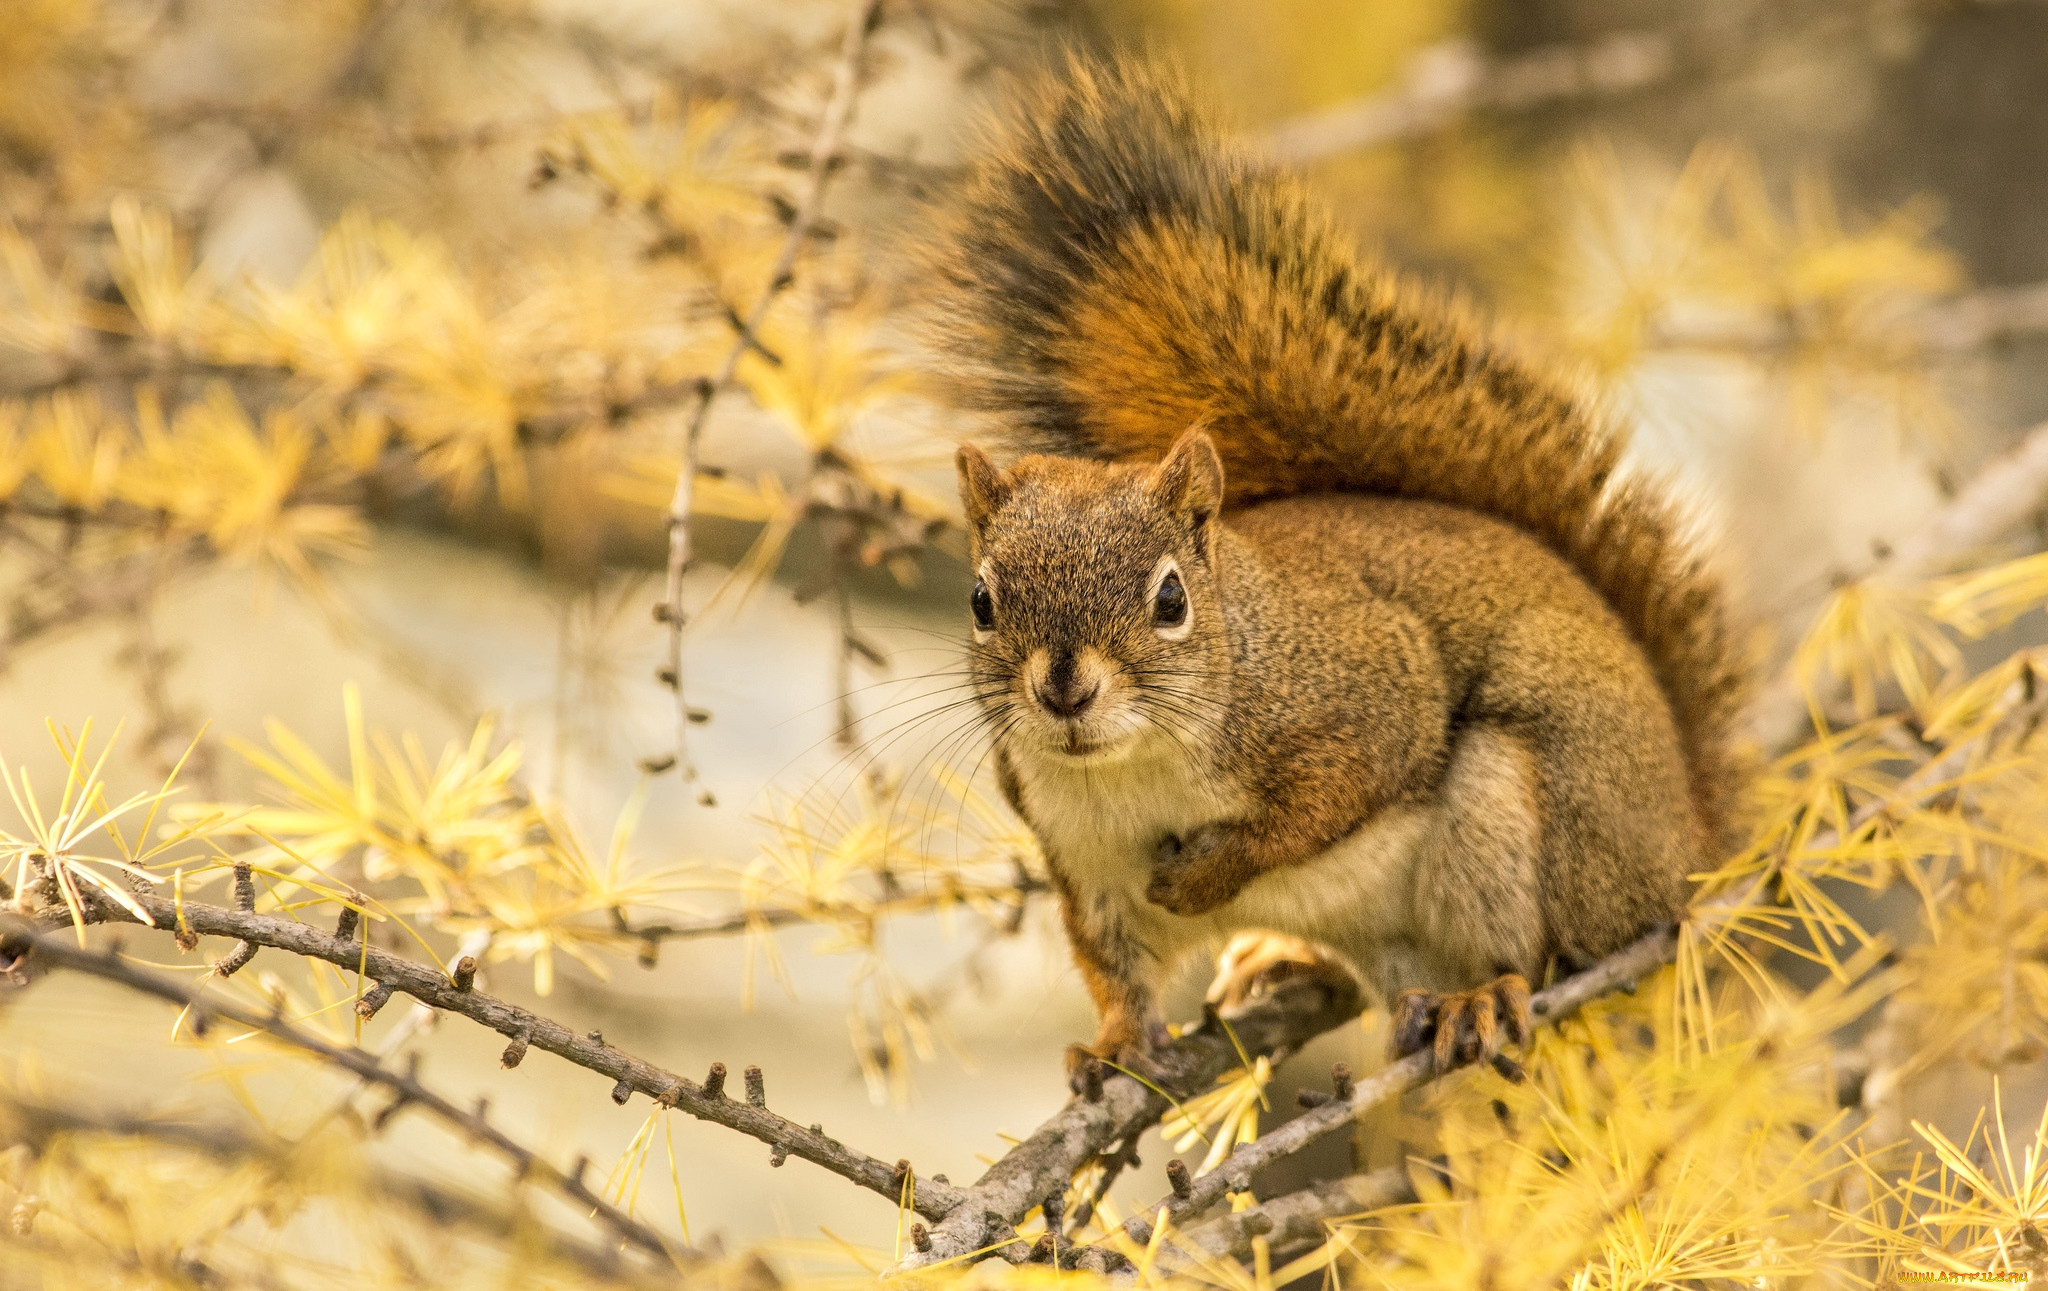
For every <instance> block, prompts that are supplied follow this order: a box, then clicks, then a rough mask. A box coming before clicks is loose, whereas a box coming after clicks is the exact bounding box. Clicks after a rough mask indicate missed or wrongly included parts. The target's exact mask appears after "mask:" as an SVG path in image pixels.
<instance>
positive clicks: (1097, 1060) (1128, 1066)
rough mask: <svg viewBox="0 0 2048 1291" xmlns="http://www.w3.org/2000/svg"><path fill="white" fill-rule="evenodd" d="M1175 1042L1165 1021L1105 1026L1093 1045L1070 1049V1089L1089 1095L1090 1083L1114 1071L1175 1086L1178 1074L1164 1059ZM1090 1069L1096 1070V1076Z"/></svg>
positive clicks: (1072, 1046) (1072, 1045)
mask: <svg viewBox="0 0 2048 1291" xmlns="http://www.w3.org/2000/svg"><path fill="white" fill-rule="evenodd" d="M1172 1040H1173V1037H1172V1035H1171V1034H1170V1033H1169V1032H1168V1031H1167V1029H1166V1024H1165V1023H1164V1022H1159V1021H1153V1022H1150V1023H1148V1024H1146V1025H1144V1026H1131V1027H1109V1026H1105V1027H1104V1028H1103V1033H1102V1034H1101V1035H1098V1036H1097V1037H1096V1038H1095V1043H1094V1044H1070V1045H1068V1046H1067V1088H1068V1089H1071V1090H1072V1091H1073V1092H1075V1093H1077V1094H1082V1093H1086V1092H1087V1090H1088V1087H1089V1085H1090V1084H1091V1083H1093V1082H1096V1081H1100V1080H1101V1078H1102V1077H1103V1076H1105V1075H1107V1074H1109V1073H1110V1072H1115V1071H1123V1072H1127V1073H1129V1074H1131V1075H1133V1076H1135V1077H1137V1078H1138V1079H1140V1080H1143V1081H1149V1082H1150V1083H1152V1084H1153V1085H1170V1084H1172V1083H1174V1080H1175V1072H1174V1071H1173V1069H1172V1067H1171V1065H1170V1064H1169V1063H1167V1062H1165V1061H1163V1059H1164V1058H1165V1057H1166V1054H1165V1053H1164V1050H1165V1049H1166V1046H1167V1045H1168V1044H1170V1043H1171V1042H1172ZM1091 1067H1093V1068H1094V1069H1095V1071H1094V1074H1093V1076H1091V1075H1090V1070H1089V1069H1090V1068H1091Z"/></svg>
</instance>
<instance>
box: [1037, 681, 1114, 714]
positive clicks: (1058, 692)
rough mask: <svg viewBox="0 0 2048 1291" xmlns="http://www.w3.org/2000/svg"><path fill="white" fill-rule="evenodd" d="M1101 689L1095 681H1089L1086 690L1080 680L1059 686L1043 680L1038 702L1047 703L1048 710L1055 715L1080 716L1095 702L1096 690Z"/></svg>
mask: <svg viewBox="0 0 2048 1291" xmlns="http://www.w3.org/2000/svg"><path fill="white" fill-rule="evenodd" d="M1100 689H1101V686H1100V684H1099V683H1097V682H1093V681H1091V682H1088V683H1087V689H1085V690H1084V689H1082V686H1081V683H1080V682H1078V681H1071V680H1070V681H1068V682H1067V684H1066V685H1064V686H1057V687H1055V686H1052V685H1048V684H1046V683H1043V682H1041V683H1040V684H1039V687H1038V702H1039V703H1041V704H1043V705H1045V709H1046V711H1047V712H1049V713H1051V714H1052V715H1053V716H1054V717H1065V718H1074V717H1079V716H1080V715H1081V714H1082V713H1084V712H1086V711H1087V709H1088V705H1090V704H1092V703H1094V702H1095V692H1096V691H1098V690H1100Z"/></svg>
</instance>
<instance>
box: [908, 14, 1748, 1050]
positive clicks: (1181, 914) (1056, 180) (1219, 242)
mask: <svg viewBox="0 0 2048 1291" xmlns="http://www.w3.org/2000/svg"><path fill="white" fill-rule="evenodd" d="M987 143H988V146H987V148H986V150H985V152H984V153H983V154H982V155H981V156H980V157H979V159H978V160H977V161H975V162H974V163H972V164H971V165H970V167H969V168H968V174H967V177H966V179H965V182H964V185H963V187H962V188H961V190H960V191H959V193H958V194H957V195H956V197H955V198H954V200H953V201H952V202H951V203H950V204H949V205H948V206H946V207H945V208H943V209H941V210H940V212H939V213H938V217H937V225H936V232H935V234H934V236H933V237H932V238H931V239H930V240H929V242H928V243H927V248H926V251H927V257H926V261H925V266H926V268H927V269H928V271H929V277H930V281H931V283H932V285H933V294H934V303H935V310H934V314H933V315H932V317H933V320H934V323H935V328H936V330H935V332H934V335H935V338H936V341H937V344H938V346H939V353H940V355H941V356H942V358H943V359H944V360H945V361H946V362H945V371H944V372H943V373H942V377H943V379H944V380H945V381H946V382H947V384H948V385H949V387H950V388H951V390H952V392H953V394H954V396H955V399H956V401H957V402H958V404H959V405H960V406H961V407H963V408H964V409H966V410H968V411H970V412H974V413H979V414H983V415H985V418H986V421H987V424H988V425H989V427H990V433H991V434H992V435H993V436H994V437H995V438H996V440H997V441H998V442H999V444H1000V446H1001V447H1002V448H1004V449H1007V450H1014V451H1019V452H1023V453H1025V454H1027V455H1025V456H1022V457H1021V458H1019V459H1018V460H1016V461H1014V462H1013V463H1012V464H1011V465H1009V466H1008V467H1007V468H1004V467H999V466H998V465H997V464H996V463H995V462H994V461H992V460H991V459H990V458H989V457H988V456H987V455H986V454H985V453H984V452H982V451H981V450H980V449H979V448H976V447H975V446H973V445H972V444H963V445H962V446H961V447H960V449H959V452H958V457H957V466H958V473H959V484H960V494H961V499H962V504H963V509H964V513H965V517H966V524H967V529H968V538H969V550H970V563H971V566H972V573H973V576H974V580H975V581H974V584H973V590H972V593H971V596H970V604H969V607H968V608H969V614H970V616H971V620H972V645H971V647H970V648H969V660H968V675H969V678H970V681H971V684H972V691H973V698H974V700H975V702H977V703H978V704H979V706H980V710H981V712H980V715H981V717H982V718H983V719H984V720H985V722H986V723H987V726H988V729H989V731H990V733H991V736H992V742H993V751H994V755H995V761H996V766H997V774H998V779H999V781H1000V785H1001V788H1002V790H1003V793H1004V796H1005V797H1006V798H1007V799H1008V801H1009V803H1010V805H1011V806H1012V807H1013V808H1014V809H1015V810H1016V811H1017V813H1018V814H1019V815H1020V816H1021V817H1022V818H1023V819H1024V820H1025V821H1026V822H1027V823H1028V824H1029V826H1030V827H1031V829H1032V831H1033V833H1034V834H1035V835H1036V836H1037V838H1038V840H1039V842H1040V843H1041V844H1042V846H1043V851H1044V854H1045V858H1046V861H1047V866H1048V869H1049V872H1050V875H1051V880H1052V885H1053V887H1054V889H1055V891H1056V893H1057V895H1058V898H1059V901H1060V905H1061V910H1062V914H1063V919H1064V925H1065V928H1066V931H1067V934H1068V936H1069V939H1070V940H1071V942H1072V945H1073V951H1074V956H1075V959H1076V961H1077V962H1078V965H1079V967H1080V970H1081V972H1082V975H1083V977H1084V978H1085V980H1086V983H1087V986H1088V988H1089V991H1090V994H1091V995H1092V996H1093V998H1094V1001H1095V1003H1096V1005H1097V1008H1098V1010H1099V1013H1100V1016H1101V1028H1100V1031H1099V1033H1098V1035H1097V1037H1096V1039H1095V1041H1094V1043H1093V1044H1092V1045H1089V1046H1086V1047H1082V1046H1076V1047H1074V1048H1073V1049H1072V1050H1070V1052H1069V1063H1070V1067H1071V1068H1072V1071H1071V1072H1070V1075H1071V1076H1072V1078H1073V1079H1075V1080H1077V1081H1078V1080H1079V1079H1080V1074H1079V1068H1080V1067H1081V1066H1083V1065H1085V1064H1087V1063H1088V1062H1089V1060H1090V1059H1091V1058H1100V1059H1108V1060H1111V1061H1114V1062H1117V1063H1119V1064H1124V1065H1132V1064H1136V1065H1138V1066H1140V1067H1143V1066H1146V1065H1148V1063H1150V1061H1151V1060H1152V1059H1153V1057H1154V1056H1155V1055H1156V1052H1157V1048H1158V1046H1159V1045H1161V1044H1162V1043H1163V1042H1164V1040H1165V1038H1166V1032H1165V1028H1164V1025H1163V1023H1162V1021H1161V1015H1160V1012H1159V1008H1158V1004H1157V997H1158V994H1159V991H1160V989H1161V987H1162V985H1163V984H1164V982H1165V981H1166V979H1167V978H1168V976H1169V975H1170V974H1171V973H1172V972H1173V970H1174V969H1175V968H1176V966H1177V965H1179V964H1180V963H1181V962H1182V961H1183V960H1184V959H1185V958H1186V957H1187V956H1188V955H1190V954H1191V953H1192V952H1195V951H1197V950H1202V949H1205V948H1207V949H1213V948H1214V947H1216V946H1218V945H1221V944H1223V943H1224V942H1225V941H1226V940H1229V941H1230V942H1231V945H1230V949H1229V951H1227V952H1226V954H1225V957H1224V963H1225V965H1226V968H1227V967H1229V966H1230V965H1232V964H1233V963H1234V964H1235V965H1236V966H1237V968H1238V969H1239V970H1240V973H1242V972H1243V971H1248V969H1249V968H1255V967H1263V968H1270V967H1273V966H1274V965H1275V963H1276V962H1277V963H1282V964H1284V963H1286V962H1290V961H1294V960H1299V959H1302V958H1304V956H1302V955H1300V954H1296V953H1293V952H1290V951H1289V950H1287V949H1286V948H1287V947H1291V946H1297V945H1300V944H1304V943H1305V944H1308V945H1312V946H1313V947H1315V948H1316V949H1315V951H1314V952H1313V956H1311V957H1310V958H1320V959H1322V960H1324V961H1326V964H1328V963H1334V964H1335V965H1337V966H1341V967H1342V968H1343V969H1345V970H1347V971H1349V972H1350V973H1352V974H1354V975H1355V976H1356V977H1357V978H1358V979H1360V980H1361V981H1362V982H1363V983H1364V984H1365V985H1366V986H1367V987H1368V988H1370V989H1371V990H1373V991H1374V992H1376V993H1377V994H1378V995H1379V997H1380V998H1381V999H1382V1000H1383V1001H1384V1002H1385V1003H1387V1004H1388V1005H1389V1006H1390V1008H1391V1009H1392V1012H1393V1017H1392V1028H1391V1032H1392V1047H1393V1049H1394V1051H1395V1052H1396V1053H1397V1054H1404V1053H1409V1052H1414V1051H1417V1050H1421V1049H1425V1048H1426V1049H1429V1050H1430V1051H1431V1052H1432V1053H1433V1054H1434V1056H1435V1060H1436V1061H1437V1062H1438V1063H1439V1064H1440V1065H1443V1066H1449V1065H1454V1064H1457V1063H1463V1062H1469V1061H1473V1060H1476V1059H1481V1058H1484V1059H1487V1060H1490V1061H1493V1062H1494V1063H1495V1064H1496V1065H1501V1066H1502V1069H1503V1070H1509V1069H1512V1067H1513V1063H1512V1060H1511V1059H1508V1058H1507V1057H1506V1056H1505V1055H1503V1054H1501V1052H1500V1049H1501V1045H1502V1044H1503V1043H1504V1042H1508V1041H1512V1042H1516V1043H1523V1042H1526V1038H1527V1033H1528V1026H1529V1022H1528V1001H1529V990H1530V986H1529V984H1530V982H1532V981H1538V982H1540V981H1541V980H1542V977H1543V975H1544V974H1545V973H1546V971H1550V970H1553V969H1557V968H1560V967H1562V968H1566V969H1576V968H1578V967H1583V966H1585V965H1587V964H1590V963H1591V962H1592V961H1594V960H1595V959H1597V958H1599V957H1601V956H1604V955H1606V954H1608V953H1610V952H1612V951H1614V950H1616V949H1617V948H1619V947H1621V946H1623V945H1625V944H1627V943H1628V942H1629V941H1631V940H1633V939H1634V938H1636V937H1638V936H1640V935H1641V934H1643V933H1644V932H1646V931H1648V930H1649V929H1650V928H1652V927H1654V926H1656V925H1658V924H1661V923H1665V922H1668V921H1671V920H1674V919H1676V918H1677V917H1679V916H1680V914H1681V913H1682V911H1683V909H1684V906H1685V902H1686V896H1687V892H1688V876H1689V875H1691V874H1694V873H1696V872H1698V871H1700V870H1703V869H1705V868H1708V866H1709V864H1710V863H1711V862H1712V860H1713V859H1714V858H1715V856H1716V855H1717V853H1718V849H1719V848H1720V847H1721V846H1722V845H1723V842H1724V839H1725V838H1726V835H1727V830H1728V816H1729V812H1730V804H1731V798H1732V795H1733V793H1734V792H1735V790H1736V788H1737V786H1738V783H1739V774H1738V762H1737V759H1736V757H1735V755H1734V752H1733V742H1732V735H1731V728H1732V725H1733V721H1734V718H1735V716H1736V713H1737V710H1738V708H1739V704H1740V701H1741V698H1742V695H1743V689H1744V673H1745V668H1744V665H1743V661H1742V659H1741V658H1740V657H1739V654H1740V652H1739V651H1738V650H1737V649H1736V647H1735V644H1734V640H1733V631H1732V628H1731V626H1730V614H1729V611H1728V609H1727V607H1726V596H1725V594H1724V590H1723V587H1722V584H1721V581H1720V580H1719V578H1718V577H1717V576H1716V575H1715V573H1714V572H1713V571H1712V569H1711V568H1710V565H1709V562H1708V561H1707V560H1706V558H1705V552H1704V551H1703V550H1702V548H1701V545H1700V544H1699V543H1698V542H1697V541H1695V540H1692V539H1690V538H1689V537H1688V536H1687V533H1686V525H1685V523H1684V521H1683V518H1682V517H1681V515H1680V512H1679V510H1678V508H1677V505H1676V503H1675V500H1674V498H1673V497H1672V496H1670V491H1669V490H1668V489H1667V488H1665V487H1663V486H1662V485H1661V483H1660V482H1659V481H1657V480H1655V479H1652V478H1650V477H1647V476H1643V475H1641V474H1637V473H1631V474H1628V475H1626V476H1625V475H1624V474H1623V473H1622V472H1621V471H1620V469H1619V466H1620V458H1621V455H1622V453H1623V451H1624V448H1625V446H1626V445H1625V439H1624V438H1623V436H1622V434H1621V433H1620V431H1619V430H1618V429H1617V428H1616V427H1614V426H1613V425H1612V424H1611V423H1610V421H1609V420H1608V419H1606V418H1604V417H1603V416H1602V415H1601V414H1600V413H1599V411H1598V410H1597V409H1596V408H1595V407H1594V406H1593V405H1591V404H1590V403H1588V402H1587V401H1585V400H1582V399H1580V398H1578V397H1575V395H1574V393H1573V392H1572V390H1571V389H1570V388H1569V385H1568V383H1567V382H1566V381H1565V380H1564V379H1563V378H1562V377H1561V376H1559V375H1557V374H1555V373H1553V372H1550V371H1547V370H1545V369H1544V368H1543V367H1541V366H1537V365H1535V364H1533V363H1531V362H1528V361H1525V360H1522V359H1519V358H1517V357H1515V356H1513V355H1511V354H1509V353H1508V352H1507V351H1506V350H1505V348H1504V347H1503V346H1502V345H1501V344H1499V343H1498V342H1496V341H1494V340H1491V339H1490V338H1489V337H1488V335H1487V333H1486V331H1485V329H1484V328H1483V327H1482V326H1481V324H1480V323H1479V322H1478V321H1476V320H1475V318H1474V316H1473V314H1472V311H1470V310H1469V309H1467V308H1466V307H1464V306H1462V305H1461V304H1459V303H1458V302H1457V301H1455V300H1454V299H1452V298H1451V297H1449V296H1447V295H1445V294H1443V293H1440V292H1432V291H1429V290H1425V289H1422V288H1418V287H1416V286H1414V285H1412V284H1410V283H1407V282H1405V281H1403V280H1402V279H1401V278H1399V277H1398V276H1397V275H1395V274H1394V273H1391V272H1389V271H1386V270H1383V269H1381V268H1379V267H1376V266H1375V265H1373V264H1372V263H1370V262H1369V261H1367V260H1366V259H1365V258H1364V257H1362V256H1361V255H1360V254H1359V253H1358V252H1357V251H1355V250H1354V249H1353V248H1352V247H1350V246H1349V245H1347V243H1346V240H1345V239H1344V237H1343V236H1342V235H1340V234H1339V233H1338V232H1337V231H1336V229H1335V227H1334V226H1333V224H1332V222H1331V221H1330V219H1329V218H1328V217H1327V216H1326V215H1325V214H1324V213H1322V212H1321V211H1320V210H1319V209H1318V207H1317V206H1316V205H1315V204H1314V203H1313V202H1312V201H1311V200H1310V199H1309V198H1308V196H1307V195H1306V193H1305V191H1304V189H1303V187H1302V186H1301V184H1300V182H1299V181H1298V180H1296V179H1294V178H1292V177H1289V176H1287V175H1285V174H1281V173H1276V172H1275V171H1274V170H1272V169H1271V168H1269V167H1268V166H1266V165H1264V164H1262V163H1261V162H1260V160H1259V159H1258V158H1257V157H1256V155H1255V154H1254V153H1253V152H1252V151H1251V150H1250V149H1249V148H1248V147H1247V146H1245V145H1243V144H1241V143H1237V142H1233V141H1232V140H1231V139H1230V138H1229V137H1228V136H1227V135H1225V134H1224V133H1223V132H1222V131H1221V130H1220V129H1219V128H1218V127H1217V126H1215V125H1214V124H1212V120H1211V117H1210V114H1209V113H1208V111H1207V110H1206V109H1205V108H1204V107H1203V106H1202V105H1201V104H1200V103H1199V102H1198V101H1197V100H1196V99H1195V97H1194V96H1193V95H1192V94H1191V93H1190V92H1189V90H1188V89H1187V87H1186V84H1185V82H1184V80H1183V79H1182V77H1181V76H1180V75H1179V74H1178V73H1176V72H1173V71H1171V70H1169V69H1165V68H1161V67H1159V66H1155V65H1152V64H1149V63H1146V62H1142V61H1133V62H1128V63H1114V64H1107V65H1105V64H1102V63H1098V62H1093V61H1090V60H1089V59H1087V58H1086V57H1085V56H1080V55H1070V56H1068V59H1067V61H1066V63H1065V65H1064V66H1063V67H1058V68H1055V69H1053V70H1052V71H1050V72H1048V73H1045V74H1042V75H1041V76H1040V77H1038V78H1037V79H1036V80H1035V81H1030V82H1028V83H1026V84H1024V85H1022V86H1020V87H1019V88H1018V92H1017V93H1016V95H1015V96H1014V99H1013V101H1012V102H1011V103H1010V105H1009V108H1008V110H1007V112H1002V113H999V114H998V117H997V120H996V121H995V123H994V124H993V127H992V129H991V131H990V135H989V138H988V141H987ZM1233 937H1234V938H1235V940H1232V939H1233ZM1247 939H1249V940H1247ZM1261 939H1266V941H1267V942H1268V943H1269V944H1268V945H1266V946H1264V947H1263V948H1262V945H1261ZM1275 945H1277V946H1278V947H1280V949H1277V950H1276V949H1272V946H1275ZM1242 988H1243V982H1242V981H1239V982H1238V983H1237V984H1236V986H1235V987H1234V988H1233V989H1242ZM1213 998H1215V994H1214V991H1213V990H1212V999H1213ZM1157 1069H1158V1068H1156V1067H1155V1068H1154V1070H1157ZM1077 1087H1078V1086H1077Z"/></svg>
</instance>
